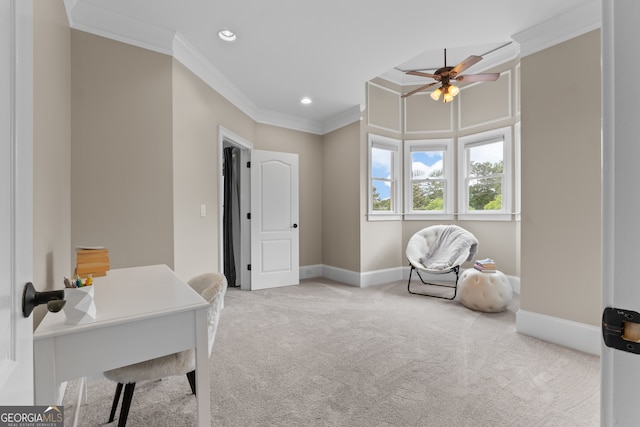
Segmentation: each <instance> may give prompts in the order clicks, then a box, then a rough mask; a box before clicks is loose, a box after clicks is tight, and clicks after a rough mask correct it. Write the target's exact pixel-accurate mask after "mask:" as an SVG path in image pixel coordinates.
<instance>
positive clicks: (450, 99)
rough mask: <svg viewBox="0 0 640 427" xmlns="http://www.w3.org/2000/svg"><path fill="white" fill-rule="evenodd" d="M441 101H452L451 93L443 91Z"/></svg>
mask: <svg viewBox="0 0 640 427" xmlns="http://www.w3.org/2000/svg"><path fill="white" fill-rule="evenodd" d="M442 101H444V102H451V101H453V95H451V94H450V93H449V92H447V93H445V94H444V96H443V98H442Z"/></svg>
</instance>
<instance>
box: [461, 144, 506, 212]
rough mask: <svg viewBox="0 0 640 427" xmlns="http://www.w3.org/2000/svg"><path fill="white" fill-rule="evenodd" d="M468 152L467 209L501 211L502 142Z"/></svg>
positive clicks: (480, 146)
mask: <svg viewBox="0 0 640 427" xmlns="http://www.w3.org/2000/svg"><path fill="white" fill-rule="evenodd" d="M468 150H469V172H468V178H469V179H468V186H469V187H468V189H469V192H468V195H469V199H468V202H469V205H468V209H469V210H476V211H499V210H501V209H502V176H503V173H504V160H503V149H502V141H498V142H492V143H490V144H482V145H477V146H471V147H469V148H468Z"/></svg>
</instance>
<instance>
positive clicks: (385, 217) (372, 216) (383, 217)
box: [367, 213, 402, 221]
mask: <svg viewBox="0 0 640 427" xmlns="http://www.w3.org/2000/svg"><path fill="white" fill-rule="evenodd" d="M367 220H369V221H402V214H396V213H392V214H383V213H369V214H367Z"/></svg>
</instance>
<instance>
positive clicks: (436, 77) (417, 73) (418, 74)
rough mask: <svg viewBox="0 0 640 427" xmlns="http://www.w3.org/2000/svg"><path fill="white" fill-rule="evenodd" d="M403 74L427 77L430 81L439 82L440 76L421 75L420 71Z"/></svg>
mask: <svg viewBox="0 0 640 427" xmlns="http://www.w3.org/2000/svg"><path fill="white" fill-rule="evenodd" d="M405 74H410V75H412V76H420V77H429V78H432V79H437V80H440V76H438V75H435V74H429V73H423V72H422V71H407V72H406V73H405Z"/></svg>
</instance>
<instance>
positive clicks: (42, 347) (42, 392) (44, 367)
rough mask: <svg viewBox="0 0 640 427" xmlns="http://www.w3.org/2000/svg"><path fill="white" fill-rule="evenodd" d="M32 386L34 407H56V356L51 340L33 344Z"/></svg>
mask: <svg viewBox="0 0 640 427" xmlns="http://www.w3.org/2000/svg"><path fill="white" fill-rule="evenodd" d="M33 382H34V384H33V386H34V402H35V404H36V405H58V404H60V403H61V402H58V384H57V382H56V356H55V351H54V343H53V339H46V340H38V341H35V342H34V343H33Z"/></svg>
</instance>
